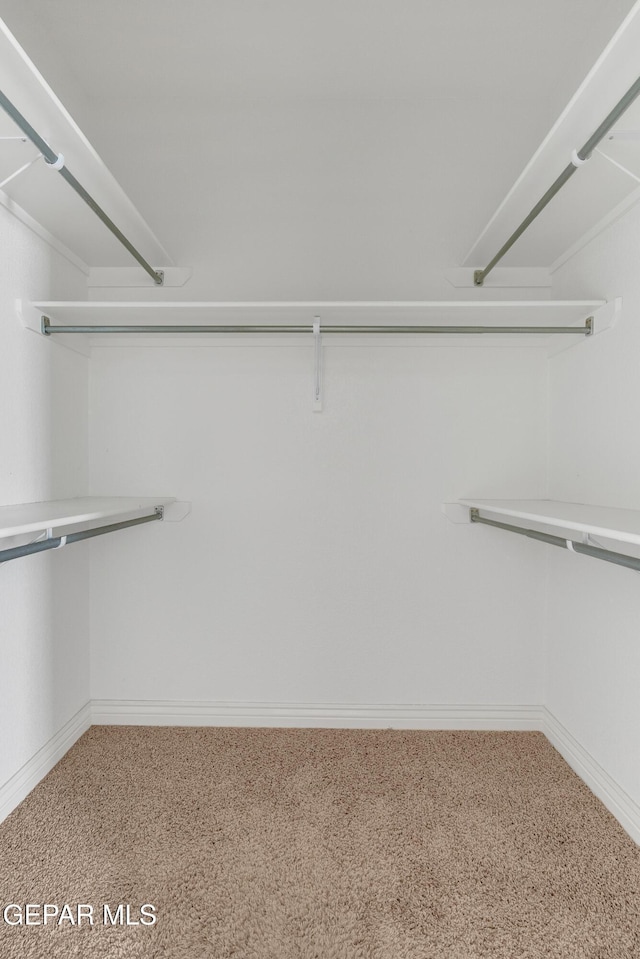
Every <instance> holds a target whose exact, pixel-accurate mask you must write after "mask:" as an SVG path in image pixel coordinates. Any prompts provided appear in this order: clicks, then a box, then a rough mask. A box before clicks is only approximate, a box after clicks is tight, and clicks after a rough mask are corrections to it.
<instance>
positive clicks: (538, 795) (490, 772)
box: [0, 727, 640, 959]
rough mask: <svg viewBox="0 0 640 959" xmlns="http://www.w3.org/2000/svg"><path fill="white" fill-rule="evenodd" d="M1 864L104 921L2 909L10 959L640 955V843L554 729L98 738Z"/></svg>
mask: <svg viewBox="0 0 640 959" xmlns="http://www.w3.org/2000/svg"><path fill="white" fill-rule="evenodd" d="M0 857H1V858H0V899H1V903H2V908H3V909H4V906H5V905H7V904H12V903H15V904H16V905H20V906H21V907H22V910H21V912H22V915H23V916H24V904H25V903H31V904H32V905H33V907H34V908H33V909H32V910H31V912H30V918H31V919H32V921H34V922H38V921H40V922H42V904H44V903H46V904H49V906H50V907H51V910H50V912H51V911H52V909H53V907H54V906H56V907H57V908H58V909H59V910H62V909H63V907H64V905H65V904H68V905H69V906H70V909H69V911H68V912H67V917H68V915H69V913H71V915H72V917H73V918H74V919H76V918H77V912H76V907H77V904H78V903H81V904H87V905H91V906H92V907H93V919H94V923H93V925H90V924H89V922H88V920H85V921H83V922H82V925H80V926H78V925H72V924H71V922H70V921H69V919H68V918H67V919H65V921H63V923H62V924H61V925H56V924H55V923H56V917H54V918H53V922H52V921H51V919H50V920H49V922H48V923H47V925H46V926H44V925H37V924H30V925H8V924H7V923H6V922H4V921H2V917H1V914H0V956H1V957H2V959H17V957H37V959H50V957H51V959H68V957H72V956H78V957H82V959H97V957H105V959H106V957H109V959H124V957H145V959H155V957H158V959H160V957H162V959H205V957H206V959H231V957H233V959H475V957H487V959H529V957H531V959H533V957H535V959H553V957H558V959H574V957H581V959H582V957H589V959H596V957H597V959H605V957H612V959H627V957H629V959H631V957H633V959H638V957H640V913H639V903H640V849H639V848H638V847H636V846H635V845H634V843H633V842H632V841H631V840H630V839H629V838H628V837H627V836H626V835H625V833H624V832H623V831H622V829H621V828H620V827H619V826H618V825H617V823H616V822H615V821H614V820H613V819H612V817H611V816H610V815H609V814H608V813H607V811H606V810H605V809H604V807H603V806H602V805H601V804H600V803H599V801H598V800H596V799H595V798H594V797H593V796H592V794H591V793H590V792H589V791H588V789H587V788H586V787H585V786H584V785H583V784H582V783H581V782H580V781H579V780H578V778H577V777H576V776H575V775H574V774H573V773H572V772H571V770H570V769H569V767H568V766H567V765H566V764H565V763H564V761H563V760H562V759H561V758H560V756H559V755H558V754H557V753H556V752H555V750H554V749H553V748H552V747H551V746H550V744H549V743H548V742H547V740H546V739H545V738H544V736H542V734H540V733H526V732H525V733H483V732H401V731H391V730H384V731H378V730H366V731H361V730H301V729H296V730H277V729H210V728H207V729H203V728H188V729H186V728H143V727H94V728H92V729H91V730H89V732H88V733H86V734H85V735H84V736H83V737H82V739H80V740H79V742H78V743H77V744H76V745H75V746H74V747H73V749H72V750H71V751H70V752H69V753H68V754H67V755H66V756H65V758H64V759H63V760H62V762H60V763H59V764H58V765H57V766H56V768H55V769H54V770H53V771H52V772H51V773H50V774H49V775H48V776H47V777H46V779H45V780H44V781H43V782H42V783H40V785H39V786H38V787H37V788H36V789H35V790H34V791H33V792H32V793H31V795H30V796H29V797H28V798H27V799H26V800H25V802H24V803H22V805H21V806H20V807H19V808H18V809H17V810H15V812H14V813H12V815H11V816H10V817H9V818H8V819H7V820H6V821H5V823H4V824H2V826H0ZM105 903H106V904H108V905H109V907H110V909H111V913H112V915H113V916H114V918H115V919H116V921H117V922H119V915H120V916H121V917H122V918H123V920H124V921H126V914H125V912H124V910H123V911H122V912H121V913H120V914H118V912H117V906H118V905H119V904H122V905H123V906H126V905H127V904H128V905H129V906H130V913H129V916H130V921H131V922H135V921H139V919H140V912H139V907H140V906H142V905H145V904H150V905H152V906H154V907H155V915H156V916H157V921H156V922H155V924H154V925H143V924H141V925H137V926H135V925H130V926H126V925H119V924H118V925H115V926H112V925H105V924H104V910H103V906H104V904H105ZM36 906H39V907H40V908H39V909H36V908H35V907H36ZM147 912H148V913H151V910H147ZM8 915H9V918H10V919H12V920H14V921H15V920H16V918H17V917H19V915H20V913H19V912H18V911H17V910H13V911H12V910H9V912H8ZM58 918H59V916H58ZM145 918H146V919H147V921H149V920H150V918H151V915H149V916H147V917H145ZM107 921H109V917H108V916H107Z"/></svg>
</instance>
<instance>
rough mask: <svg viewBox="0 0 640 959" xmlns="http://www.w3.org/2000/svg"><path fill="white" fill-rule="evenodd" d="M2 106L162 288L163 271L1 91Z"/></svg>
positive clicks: (0, 102)
mask: <svg viewBox="0 0 640 959" xmlns="http://www.w3.org/2000/svg"><path fill="white" fill-rule="evenodd" d="M0 106H2V108H3V109H4V111H5V113H7V114H8V115H9V116H10V117H11V119H12V120H13V121H14V122H15V123H17V125H18V126H19V127H20V129H21V130H22V132H23V133H25V134H26V135H27V137H28V138H29V139H30V140H31V142H32V143H33V144H34V145H35V146H36V147H37V148H38V150H39V151H40V153H41V154H42V156H43V157H44V159H45V160H46V162H47V163H48V164H50V165H51V166H53V167H54V168H55V169H56V170H57V171H58V173H59V174H60V176H61V177H62V178H63V179H64V180H66V181H67V183H68V184H69V185H70V186H71V187H73V189H74V190H75V191H76V193H77V194H78V196H80V197H82V199H83V200H84V202H85V203H86V204H87V206H89V207H90V208H91V209H92V210H93V212H94V213H95V214H96V216H98V217H99V218H100V219H101V220H102V222H103V223H104V225H105V226H106V227H108V229H109V230H111V232H112V233H113V235H114V236H115V237H116V238H117V239H118V240H119V241H120V243H122V245H123V246H124V247H125V248H126V249H127V250H128V251H129V253H130V254H131V255H132V256H134V257H135V258H136V260H137V261H138V263H139V264H140V266H141V267H142V268H143V269H145V270H146V271H147V273H148V274H149V276H150V277H151V278H152V280H153V281H154V283H156V284H157V285H158V286H162V284H163V283H164V273H163V272H162V270H154V268H153V267H152V266H151V264H150V263H147V261H146V260H145V258H144V257H143V256H142V254H141V253H139V252H138V251H137V250H136V248H135V246H134V245H133V244H132V243H131V242H130V241H129V240H128V239H127V238H126V236H125V235H124V233H123V232H122V230H120V229H119V228H118V227H117V226H116V225H115V223H114V222H113V220H112V219H111V217H110V216H108V215H107V214H106V213H105V212H104V210H103V209H102V207H101V206H99V205H98V204H97V203H96V201H95V200H94V199H93V197H92V196H91V194H89V193H87V191H86V190H85V188H84V187H83V186H82V184H81V183H79V182H78V181H77V180H76V178H75V177H74V175H73V173H71V172H70V171H69V170H68V169H67V168H66V166H64V157H63V156H62V154H60V156H58V154H57V153H54V151H53V150H52V149H51V147H50V146H49V144H48V143H47V142H46V140H43V139H42V137H41V136H40V134H39V133H37V132H36V131H35V130H34V129H33V127H32V126H31V124H30V123H29V121H28V120H26V119H25V117H23V116H22V114H21V113H20V111H19V110H18V109H17V108H16V107H15V106H14V105H13V103H12V102H11V100H9V98H8V97H6V96H5V95H4V93H3V92H2V90H0Z"/></svg>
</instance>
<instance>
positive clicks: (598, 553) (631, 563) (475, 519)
mask: <svg viewBox="0 0 640 959" xmlns="http://www.w3.org/2000/svg"><path fill="white" fill-rule="evenodd" d="M469 517H470V519H471V522H472V523H483V524H484V525H485V526H496V527H497V528H498V529H506V530H507V531H508V532H509V533H519V534H520V535H521V536H528V537H529V539H539V540H541V541H542V542H543V543H549V544H550V545H551V546H559V547H560V548H561V549H569V550H571V551H572V552H574V553H583V554H584V555H585V556H592V557H593V558H594V559H603V560H604V561H605V562H606V563H615V565H616V566H626V567H627V569H635V570H640V559H637V558H636V557H635V556H626V555H625V554H624V553H615V552H614V551H613V550H611V549H602V548H601V547H599V546H589V545H588V544H587V543H577V542H576V541H575V540H572V539H566V538H565V537H563V536H553V535H552V534H551V533H540V532H539V531H538V530H537V529H529V528H528V527H526V526H511V525H510V524H509V523H499V522H498V521H497V520H494V519H485V518H484V516H480V514H479V512H478V510H477V509H471V510H469Z"/></svg>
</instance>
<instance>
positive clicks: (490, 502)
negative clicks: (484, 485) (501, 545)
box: [443, 499, 640, 570]
mask: <svg viewBox="0 0 640 959" xmlns="http://www.w3.org/2000/svg"><path fill="white" fill-rule="evenodd" d="M443 511H444V513H445V515H447V516H448V517H449V519H451V520H452V521H453V522H458V523H461V522H462V523H464V522H467V523H481V524H484V525H486V526H494V527H497V528H498V529H502V530H506V531H508V532H511V533H519V534H520V535H522V536H528V537H529V538H531V539H537V540H541V541H542V542H545V543H549V544H550V545H552V546H559V547H561V548H563V549H568V550H570V551H571V552H574V553H582V554H584V555H586V556H591V557H593V558H594V559H602V560H605V561H606V562H609V563H615V564H616V565H618V566H626V567H627V568H629V569H635V570H640V558H639V557H637V556H632V555H627V554H626V553H619V552H617V551H615V550H614V549H609V548H608V547H605V546H603V545H602V544H600V543H598V542H597V541H595V540H594V539H593V537H596V536H597V537H600V538H602V539H606V540H609V541H613V543H614V544H616V543H620V544H628V545H630V546H636V547H637V546H640V510H631V509H618V508H614V507H608V506H594V505H588V504H584V503H564V502H560V501H557V500H497V499H496V500H494V499H463V500H458V502H457V503H446V504H444V507H443ZM491 517H493V518H491ZM495 517H499V518H495ZM505 519H509V520H524V521H526V522H528V523H535V524H537V525H538V526H542V527H545V529H542V530H541V529H531V528H529V527H528V526H522V525H520V524H516V523H513V522H508V523H507V522H505V521H504V520H505ZM549 530H551V531H550V532H549ZM576 533H577V534H579V536H578V537H576Z"/></svg>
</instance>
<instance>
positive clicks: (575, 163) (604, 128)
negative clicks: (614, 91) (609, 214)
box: [473, 77, 640, 286]
mask: <svg viewBox="0 0 640 959" xmlns="http://www.w3.org/2000/svg"><path fill="white" fill-rule="evenodd" d="M638 94H640V77H638V79H637V80H636V82H635V83H634V84H633V85H632V86H631V87H629V89H628V90H627V92H626V93H625V95H624V96H623V97H622V99H620V100H619V101H618V103H616V105H615V107H614V108H613V110H612V111H611V112H610V113H609V114H608V115H607V116H606V117H605V118H604V120H603V121H602V123H601V124H600V126H599V127H598V129H597V130H595V131H594V132H593V133H592V134H591V136H590V137H589V139H588V140H587V142H586V143H585V144H584V146H583V147H582V148H581V149H580V150H578V151H574V153H573V155H572V158H571V163H569V164H568V166H566V167H565V168H564V170H563V171H562V173H561V174H560V176H559V177H558V178H557V179H556V180H555V181H554V183H552V184H551V186H550V187H549V189H548V190H547V192H546V193H545V194H544V196H542V197H541V198H540V199H539V200H538V202H537V203H536V205H535V206H534V207H533V209H532V210H531V212H530V213H529V214H528V215H527V216H526V217H525V218H524V220H523V221H522V223H521V224H520V226H519V227H517V229H516V230H514V232H513V233H512V234H511V236H510V237H509V239H508V240H507V242H506V243H505V244H504V246H502V247H500V249H499V250H498V252H497V253H496V255H495V256H494V257H493V259H492V260H490V261H489V262H488V263H487V265H486V266H485V268H484V270H476V271H475V272H474V274H473V282H474V284H475V285H476V286H482V285H483V283H484V281H485V279H486V278H487V276H488V275H489V273H490V272H491V270H492V269H493V268H494V266H495V265H496V263H499V262H500V260H501V259H502V257H503V256H504V255H505V253H507V252H508V251H509V250H510V249H511V247H512V246H513V244H514V243H515V242H516V240H517V239H519V237H521V236H522V234H523V233H524V231H525V230H526V229H527V228H528V227H529V226H530V225H531V224H532V223H533V221H534V220H535V218H536V217H537V216H538V214H539V213H541V212H542V211H543V210H544V208H545V207H546V206H547V204H548V203H549V201H550V200H552V199H553V197H554V196H555V195H556V193H558V192H559V191H560V190H561V189H562V187H563V186H564V185H565V183H566V182H567V180H569V179H570V178H571V177H572V176H573V174H574V173H575V172H576V170H577V169H578V167H579V166H582V164H583V163H584V162H585V160H588V159H589V157H590V156H591V154H592V153H593V151H594V150H595V148H596V147H597V145H598V144H599V143H600V141H601V140H602V139H604V137H605V136H606V135H607V133H608V132H609V130H610V129H611V127H612V126H613V125H614V123H616V122H617V121H618V120H619V119H620V117H621V116H622V114H623V113H624V112H625V110H626V109H627V108H628V107H629V106H631V104H632V103H633V101H634V100H635V99H636V97H637V96H638Z"/></svg>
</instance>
